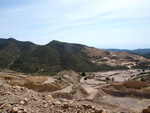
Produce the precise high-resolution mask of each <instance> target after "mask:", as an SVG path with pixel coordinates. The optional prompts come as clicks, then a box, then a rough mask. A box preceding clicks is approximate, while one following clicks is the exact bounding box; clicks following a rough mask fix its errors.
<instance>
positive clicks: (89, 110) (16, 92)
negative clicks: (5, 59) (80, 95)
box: [0, 84, 134, 113]
mask: <svg viewBox="0 0 150 113" xmlns="http://www.w3.org/2000/svg"><path fill="white" fill-rule="evenodd" d="M105 108H106V107H105ZM114 108H116V109H115V110H113V111H111V109H108V108H107V109H103V108H101V107H95V106H93V105H91V104H90V102H89V104H86V103H85V101H76V100H66V99H54V98H53V97H52V96H51V95H45V96H42V95H41V94H39V93H38V92H35V91H33V90H29V89H27V88H24V87H19V86H8V85H6V84H5V85H0V112H1V113H106V112H109V113H116V112H118V113H121V112H124V113H134V112H133V111H130V110H127V109H123V108H118V107H116V106H115V105H114Z"/></svg>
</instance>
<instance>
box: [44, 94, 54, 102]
mask: <svg viewBox="0 0 150 113" xmlns="http://www.w3.org/2000/svg"><path fill="white" fill-rule="evenodd" d="M44 99H45V100H46V101H47V102H49V101H52V100H53V99H54V98H53V97H52V95H46V96H45V97H44Z"/></svg>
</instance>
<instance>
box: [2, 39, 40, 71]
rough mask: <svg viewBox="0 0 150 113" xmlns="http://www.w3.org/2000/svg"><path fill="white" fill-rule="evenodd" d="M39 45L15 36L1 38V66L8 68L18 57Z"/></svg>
mask: <svg viewBox="0 0 150 113" xmlns="http://www.w3.org/2000/svg"><path fill="white" fill-rule="evenodd" d="M37 48H38V46H37V45H36V44H33V43H31V42H21V41H17V40H15V39H13V38H9V39H2V38H1V39H0V68H7V67H8V65H9V64H11V63H12V62H13V61H14V60H15V59H17V58H18V57H20V56H22V55H25V54H28V53H30V52H32V51H34V50H35V49H37Z"/></svg>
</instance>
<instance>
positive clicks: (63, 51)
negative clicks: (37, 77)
mask: <svg viewBox="0 0 150 113" xmlns="http://www.w3.org/2000/svg"><path fill="white" fill-rule="evenodd" d="M1 40H2V41H1ZM0 53H5V57H4V54H0V61H4V62H3V63H2V64H1V65H0V67H5V68H6V67H9V68H10V69H12V70H15V71H20V72H25V73H40V74H47V73H49V74H50V75H53V74H54V73H57V72H59V71H61V70H74V71H78V72H87V71H89V72H91V71H108V70H114V69H127V68H132V67H133V68H134V67H135V66H137V65H139V64H140V63H143V62H148V61H149V60H148V59H146V58H144V57H142V56H138V55H133V54H129V53H126V52H112V51H106V50H102V49H98V48H94V47H89V46H86V45H82V44H74V43H66V42H60V41H57V40H53V41H51V42H49V43H47V44H46V45H42V46H39V45H36V44H34V43H32V42H22V41H17V40H15V39H13V38H10V39H0ZM4 64H5V66H2V65H4ZM9 64H11V65H9Z"/></svg>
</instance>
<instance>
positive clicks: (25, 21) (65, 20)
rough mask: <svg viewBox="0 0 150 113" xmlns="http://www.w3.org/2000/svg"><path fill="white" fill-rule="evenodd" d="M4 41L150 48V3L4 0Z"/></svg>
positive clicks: (0, 8)
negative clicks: (7, 39) (58, 42)
mask: <svg viewBox="0 0 150 113" xmlns="http://www.w3.org/2000/svg"><path fill="white" fill-rule="evenodd" d="M0 37H1V38H9V37H13V38H16V39H18V40H21V41H32V42H34V43H36V44H41V45H43V44H46V43H48V42H50V41H51V40H59V41H65V42H72V43H80V44H85V45H89V46H94V47H99V48H124V49H135V48H150V0H0Z"/></svg>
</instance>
